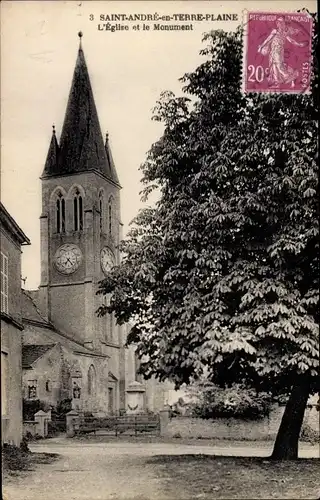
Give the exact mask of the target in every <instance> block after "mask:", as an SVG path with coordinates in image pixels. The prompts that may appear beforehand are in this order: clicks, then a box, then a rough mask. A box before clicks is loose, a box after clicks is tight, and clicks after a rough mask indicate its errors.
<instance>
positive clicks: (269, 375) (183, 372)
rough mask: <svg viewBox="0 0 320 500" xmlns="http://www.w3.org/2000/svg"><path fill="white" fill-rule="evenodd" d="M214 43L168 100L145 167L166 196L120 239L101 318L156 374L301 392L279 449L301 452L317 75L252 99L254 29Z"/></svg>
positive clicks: (312, 299)
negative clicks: (247, 82) (249, 43)
mask: <svg viewBox="0 0 320 500" xmlns="http://www.w3.org/2000/svg"><path fill="white" fill-rule="evenodd" d="M315 33H317V31H315ZM316 36H317V35H316V34H315V38H316ZM205 42H206V48H205V49H203V50H202V54H203V56H205V61H204V62H203V63H202V64H201V65H200V66H199V67H198V68H197V69H196V70H195V71H194V72H193V73H189V74H186V75H185V76H184V77H183V78H182V81H183V83H184V88H183V90H184V93H185V95H184V97H175V96H174V95H173V94H171V93H170V92H166V93H164V94H163V95H162V97H161V99H160V101H159V102H158V103H157V106H156V108H155V113H154V118H155V119H157V120H160V121H161V122H163V124H164V132H163V135H162V137H161V138H160V140H159V141H158V142H156V143H155V144H154V145H153V146H152V147H151V149H150V151H149V153H148V156H147V159H146V161H145V163H144V164H143V165H142V167H141V168H142V173H143V182H144V184H145V189H144V192H143V196H144V198H145V199H147V198H148V196H149V194H150V193H152V192H153V191H155V190H156V191H157V192H158V194H159V199H158V202H157V203H156V204H155V206H154V207H153V208H145V209H144V210H142V211H141V212H140V213H139V215H138V216H137V217H136V219H135V220H134V222H133V224H132V227H131V230H130V232H129V234H128V236H127V238H126V239H125V241H124V242H123V243H122V244H121V250H122V252H123V260H122V263H121V265H120V266H118V267H115V268H114V269H113V271H112V272H111V273H110V275H109V276H108V277H107V278H106V279H105V280H104V281H103V282H102V283H101V289H100V293H104V294H110V297H111V300H110V305H109V307H103V308H101V309H100V311H99V314H105V313H106V312H111V311H114V312H115V315H116V317H117V320H118V322H119V323H124V322H130V323H131V325H132V328H131V332H130V334H129V338H128V341H129V342H134V343H135V344H136V346H137V352H138V354H139V356H140V357H141V366H140V370H141V371H142V372H143V373H144V374H145V376H146V377H150V376H152V375H155V376H157V377H158V378H159V379H160V380H164V379H170V380H172V381H174V382H175V383H176V385H177V386H179V385H181V384H182V383H189V382H190V381H192V380H194V379H199V378H201V377H202V376H203V374H204V373H205V374H206V376H207V377H208V378H209V379H210V380H212V381H213V382H214V383H218V384H220V385H222V386H223V385H228V384H232V383H233V382H235V381H236V382H240V381H241V382H242V383H246V384H247V385H248V386H252V387H255V388H256V389H257V390H258V391H263V390H268V391H270V390H272V391H273V392H276V393H288V394H289V398H288V403H287V406H286V410H285V412H284V416H283V419H282V423H281V426H280V429H279V432H278V436H277V439H276V443H275V447H274V452H273V456H274V457H275V458H296V457H297V453H298V439H299V433H300V429H301V424H302V420H303V415H304V410H305V407H306V403H307V400H308V397H309V395H310V394H311V393H313V392H315V391H316V390H317V383H316V382H317V376H318V364H319V363H318V362H319V349H318V343H319V338H318V326H317V323H318V312H317V304H318V266H317V257H318V244H319V242H318V231H319V228H318V202H317V196H318V184H317V168H316V154H317V145H316V135H317V131H316V111H317V104H318V103H317V92H318V81H317V79H316V77H314V79H313V91H312V93H311V94H310V95H304V94H293V95H285V94H267V95H263V94H250V95H243V94H242V93H241V54H242V35H241V31H240V30H239V31H238V32H236V33H226V32H223V31H215V32H212V33H210V34H208V35H206V36H205ZM314 62H315V64H316V63H317V61H316V59H315V60H314ZM316 74H317V67H316V68H315V75H316Z"/></svg>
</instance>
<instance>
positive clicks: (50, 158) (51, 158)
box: [42, 125, 59, 177]
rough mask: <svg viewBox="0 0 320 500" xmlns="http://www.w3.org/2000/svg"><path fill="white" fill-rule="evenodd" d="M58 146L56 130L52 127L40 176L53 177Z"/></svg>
mask: <svg viewBox="0 0 320 500" xmlns="http://www.w3.org/2000/svg"><path fill="white" fill-rule="evenodd" d="M58 157H59V145H58V141H57V137H56V128H55V126H54V125H52V136H51V141H50V146H49V150H48V154H47V159H46V163H45V167H44V170H43V173H42V176H43V177H44V176H46V175H50V174H51V175H54V174H55V173H57V171H58Z"/></svg>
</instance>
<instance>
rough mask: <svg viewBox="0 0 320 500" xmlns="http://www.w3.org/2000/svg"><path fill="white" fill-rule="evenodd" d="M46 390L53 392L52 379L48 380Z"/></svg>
mask: <svg viewBox="0 0 320 500" xmlns="http://www.w3.org/2000/svg"><path fill="white" fill-rule="evenodd" d="M46 391H47V392H51V382H50V380H47V381H46Z"/></svg>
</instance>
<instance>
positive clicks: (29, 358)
mask: <svg viewBox="0 0 320 500" xmlns="http://www.w3.org/2000/svg"><path fill="white" fill-rule="evenodd" d="M55 345H56V344H46V345H35V344H30V345H23V346H22V368H31V367H32V365H33V363H34V362H35V361H37V359H39V358H41V357H42V356H43V355H44V354H45V353H46V352H48V351H50V350H51V349H52V348H53V347H54V346H55Z"/></svg>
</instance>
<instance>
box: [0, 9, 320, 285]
mask: <svg viewBox="0 0 320 500" xmlns="http://www.w3.org/2000/svg"><path fill="white" fill-rule="evenodd" d="M0 7H1V201H2V202H3V204H4V205H5V207H6V208H7V210H8V211H9V212H10V214H11V215H12V216H13V217H14V218H15V219H16V221H17V223H18V224H19V225H20V227H21V228H22V229H23V231H24V232H25V233H26V234H27V236H28V237H29V238H30V239H31V242H32V246H31V247H25V248H24V250H23V259H22V275H23V277H25V276H27V283H26V286H27V288H35V287H37V286H38V285H39V280H40V224H39V216H40V212H41V184H40V180H39V177H40V175H41V173H42V169H43V166H44V162H45V159H46V154H47V151H48V146H49V141H50V138H51V131H52V129H51V127H52V124H53V123H54V124H55V125H56V130H57V136H58V139H59V137H60V133H61V127H62V122H63V119H64V113H65V108H66V103H67V99H68V94H69V90H70V84H71V78H72V74H73V70H74V65H75V61H76V56H77V50H78V45H79V39H78V36H77V33H78V31H80V30H81V31H83V39H82V40H83V49H84V53H85V57H86V61H87V65H88V69H89V74H90V78H91V84H92V87H93V93H94V97H95V102H96V106H97V110H98V115H99V119H100V125H101V128H102V133H103V135H104V134H105V132H106V131H108V132H109V134H110V143H111V148H112V152H113V157H114V160H115V164H116V168H117V171H118V175H119V178H120V182H121V184H122V186H123V190H122V195H121V196H122V221H123V223H124V229H125V231H126V230H127V228H128V223H129V222H130V220H132V218H133V217H134V216H135V215H136V214H137V212H138V210H139V208H141V207H142V203H141V202H140V196H139V191H140V190H141V185H140V178H141V172H140V171H139V170H138V168H139V166H140V164H141V163H142V162H143V161H144V159H145V155H146V152H147V151H148V150H149V148H150V146H151V144H152V143H153V142H155V141H156V140H157V139H158V137H159V136H160V135H161V131H162V127H161V125H160V124H159V123H157V122H153V121H151V110H152V108H153V107H154V105H155V103H156V100H157V99H158V97H159V95H160V92H161V91H163V90H172V91H174V92H176V93H179V92H180V89H181V84H180V83H179V82H178V78H179V77H181V76H183V74H184V73H186V72H189V71H192V70H193V69H195V68H196V67H197V66H198V65H199V63H200V62H201V60H202V59H203V58H202V57H201V56H199V50H200V49H201V48H202V44H201V39H202V35H203V33H204V32H207V31H210V30H212V29H220V28H221V29H224V30H227V31H232V30H234V29H236V27H237V25H238V24H240V22H241V18H242V11H243V9H247V10H251V11H257V10H259V11H266V10H267V11H276V12H280V11H287V12H288V11H295V10H297V9H299V8H303V7H307V8H308V9H309V10H312V11H315V10H316V2H315V1H313V0H304V1H300V0H290V1H282V0H274V1H270V0H269V1H265V0H255V1H247V2H245V1H242V0H236V1H233V0H229V1H225V2H220V1H219V0H211V1H202V0H197V1H192V0H189V1H162V2H160V1H144V2H135V1H132V0H130V1H127V2H124V1H121V0H119V1H89V0H88V1H82V2H81V1H80V0H75V1H70V2H62V1H58V2H57V1H34V2H31V1H27V0H24V1H21V2H20V1H7V0H5V1H3V2H2V3H1V6H0ZM155 12H158V13H159V14H161V15H162V14H169V15H171V14H176V13H179V14H187V13H189V14H193V13H195V14H196V13H201V14H204V15H205V14H216V15H218V14H232V13H237V14H238V15H239V22H230V21H229V22H218V21H215V22H194V23H193V31H177V32H174V31H170V32H168V31H153V30H152V26H153V24H154V23H153V22H151V23H147V24H150V31H134V30H132V29H130V30H129V31H128V32H127V31H117V32H114V33H112V32H110V31H98V29H97V25H98V23H99V21H98V19H97V18H98V17H99V15H100V14H111V13H120V14H127V15H129V14H154V13H155ZM90 14H93V15H94V17H95V20H94V21H90V20H89V16H90ZM114 24H116V23H114ZM127 24H131V25H133V24H137V23H127ZM140 24H143V23H142V22H141V23H140ZM176 24H177V23H176ZM186 24H187V22H186Z"/></svg>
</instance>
